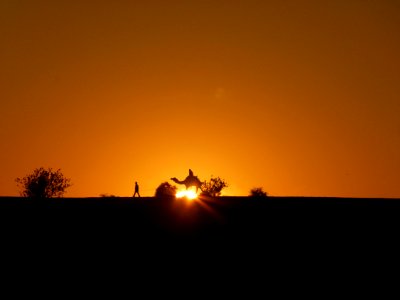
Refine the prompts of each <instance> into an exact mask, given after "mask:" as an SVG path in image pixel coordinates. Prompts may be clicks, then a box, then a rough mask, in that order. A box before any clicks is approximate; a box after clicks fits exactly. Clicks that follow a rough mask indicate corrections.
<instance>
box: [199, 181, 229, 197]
mask: <svg viewBox="0 0 400 300" xmlns="http://www.w3.org/2000/svg"><path fill="white" fill-rule="evenodd" d="M226 187H228V183H227V182H226V181H225V180H224V179H221V178H220V177H212V176H211V179H210V180H209V181H207V180H205V181H204V182H203V184H202V186H201V190H202V195H205V196H210V197H218V196H221V191H222V190H223V189H224V188H226Z"/></svg>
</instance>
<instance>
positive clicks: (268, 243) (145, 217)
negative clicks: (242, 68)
mask: <svg viewBox="0 0 400 300" xmlns="http://www.w3.org/2000/svg"><path fill="white" fill-rule="evenodd" d="M399 225H400V201H399V200H396V199H392V200H389V199H386V200H384V199H343V198H341V199H339V198H281V197H270V198H265V199H251V198H247V197H222V198H219V199H203V200H199V201H194V202H189V201H187V200H184V199H155V198H140V199H138V198H136V199H133V198H86V199H68V198H65V199H49V200H45V201H36V200H34V199H23V198H0V231H1V232H0V234H1V251H2V256H1V259H2V262H3V263H9V264H10V265H11V268H10V270H13V271H14V272H16V275H15V276H20V275H21V274H22V273H23V272H22V271H21V270H24V272H26V270H27V269H28V270H30V271H31V272H32V275H30V276H31V277H30V278H32V276H33V277H35V276H37V274H38V273H37V272H39V271H40V270H42V269H43V266H44V265H45V264H46V265H50V266H51V267H50V268H51V269H50V270H49V269H47V271H46V272H47V275H49V276H50V277H52V276H51V274H53V272H54V274H57V273H60V272H61V273H65V270H69V272H72V274H73V276H74V278H76V277H79V278H81V280H83V282H85V281H86V280H87V279H88V278H92V277H93V276H94V277H95V278H97V279H98V278H102V277H104V276H105V277H106V278H108V279H107V281H108V280H109V278H110V277H115V276H121V274H123V272H122V271H121V269H122V270H124V272H126V273H128V274H131V275H132V274H136V275H138V276H140V277H143V276H144V275H143V274H147V276H149V278H153V277H154V276H161V278H163V280H164V279H166V278H170V279H171V280H172V281H173V282H175V283H176V280H177V279H176V277H174V276H175V275H174V276H172V275H171V274H172V272H175V273H174V274H176V273H178V276H179V278H186V279H187V280H190V278H191V277H190V276H193V275H196V274H197V275H198V274H202V275H201V281H200V283H201V284H203V285H204V284H205V285H206V286H208V285H209V284H210V283H211V282H215V283H217V282H219V280H220V279H221V277H227V276H228V277H230V278H231V279H233V280H237V281H239V282H243V280H244V279H246V278H247V277H248V276H253V277H254V276H255V275H257V276H256V277H257V278H259V279H260V278H261V279H263V280H264V278H265V276H266V274H269V276H272V277H273V278H287V276H293V278H294V281H295V282H297V281H298V280H305V281H307V279H306V278H307V277H304V276H305V274H306V272H307V273H309V272H311V273H312V274H313V278H314V280H320V281H322V282H324V281H326V280H325V279H324V278H325V277H324V276H325V275H327V274H328V275H329V274H333V271H335V272H339V274H340V276H339V277H337V278H340V280H342V281H343V280H344V279H343V278H346V280H347V281H348V282H352V281H353V279H354V278H355V277H359V276H360V274H365V275H364V276H365V277H369V276H370V275H371V273H373V274H374V276H377V275H379V276H381V275H382V274H385V272H386V271H382V266H383V267H384V266H389V267H391V266H394V262H395V261H396V258H397V257H398V256H399V255H398V253H399V247H398V246H397V244H398V236H399V228H400V226H399ZM376 268H378V270H380V271H379V272H376V271H372V270H375V269H376ZM82 270H84V271H82ZM239 270H240V271H239ZM85 272H87V273H85ZM354 272H356V273H357V274H358V275H357V276H355V275H354ZM35 274H36V275H35ZM88 274H90V275H88ZM160 274H162V275H160ZM189 274H190V275H189ZM204 274H205V275H204ZM221 274H224V275H223V276H222V275H221ZM259 274H261V275H259ZM321 274H323V275H324V276H323V275H321ZM203 276H204V277H203ZM282 276H283V277H282ZM211 278H213V279H211ZM285 280H286V279H285ZM329 282H331V283H332V284H333V285H334V286H335V289H336V285H337V282H336V281H329ZM196 283H199V281H196ZM200 283H199V284H200ZM264 284H265V282H264V283H261V285H260V287H263V286H264ZM308 284H311V285H312V286H313V289H314V286H315V282H314V283H313V282H310V281H309V282H308ZM233 288H234V287H232V286H231V287H230V288H229V289H230V290H232V289H233ZM287 288H288V286H286V287H285V289H287ZM330 290H331V289H330Z"/></svg>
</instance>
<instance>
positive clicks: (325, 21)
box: [0, 0, 400, 197]
mask: <svg viewBox="0 0 400 300" xmlns="http://www.w3.org/2000/svg"><path fill="white" fill-rule="evenodd" d="M399 16H400V4H399V2H398V1H389V0H386V1H385V0H376V1H368V0H365V1H361V0H359V1H355V0H354V1H352V0H336V1H319V0H314V1H313V0H310V1H261V0H260V1H255V0H253V1H252V0H246V1H244V0H243V1H234V0H229V1H228V0H226V1H218V0H212V1H207V0H204V1H195V0H191V1H175V0H168V1H164V0H159V1H155V0H153V1H151V0H150V1H149V0H146V1H105V0H104V1H103V0H96V1H94V0H93V1H87V0H85V1H82V0H79V1H78V0H77V1H70V0H69V1H66V0H65V1H64V0H57V1H50V0H37V1H29V0H20V1H15V0H0V112H1V118H0V140H1V147H0V165H1V173H0V195H18V189H17V186H16V184H15V182H14V179H15V178H16V177H20V176H24V175H26V174H28V173H30V172H31V171H32V170H33V169H34V168H36V167H41V166H43V167H53V168H55V169H57V168H61V169H62V171H63V173H64V174H65V175H66V176H67V177H69V178H71V179H72V182H73V186H72V187H71V188H70V189H69V192H68V193H67V194H66V196H72V197H78V196H98V195H100V194H102V193H108V194H114V195H118V196H129V195H132V193H133V184H134V181H135V180H137V181H138V182H139V184H140V186H141V194H142V195H153V194H154V191H155V189H156V187H157V186H158V185H159V184H160V183H161V182H163V181H166V180H168V179H169V178H170V177H174V176H176V177H178V178H180V179H183V178H184V177H185V176H186V175H187V172H188V169H189V168H191V169H193V170H194V172H195V174H196V175H198V176H199V177H200V178H201V179H209V178H210V177H211V175H214V176H220V177H222V178H224V179H226V180H227V181H228V183H229V184H230V187H229V188H228V189H226V192H225V194H227V195H247V194H248V192H249V190H250V189H251V188H253V187H256V186H262V187H264V189H265V190H266V191H267V192H269V193H270V194H271V195H277V196H278V195H279V196H283V195H303V196H352V197H400V182H399V174H400V118H399V116H400V97H399V96H400V58H399V53H400V17H399Z"/></svg>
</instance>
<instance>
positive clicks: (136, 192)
mask: <svg viewBox="0 0 400 300" xmlns="http://www.w3.org/2000/svg"><path fill="white" fill-rule="evenodd" d="M136 194H138V196H139V198H140V194H139V185H138V183H137V182H136V181H135V193H134V194H133V198H135V196H136Z"/></svg>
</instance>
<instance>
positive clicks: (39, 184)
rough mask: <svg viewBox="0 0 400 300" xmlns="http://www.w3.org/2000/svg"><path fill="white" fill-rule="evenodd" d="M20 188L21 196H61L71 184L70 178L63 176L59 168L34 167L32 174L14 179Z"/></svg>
mask: <svg viewBox="0 0 400 300" xmlns="http://www.w3.org/2000/svg"><path fill="white" fill-rule="evenodd" d="M15 181H16V182H17V185H18V187H20V188H21V196H23V197H32V198H52V197H58V198H59V197H62V196H63V195H64V193H65V190H66V189H67V188H69V187H70V186H71V179H68V178H65V177H64V175H63V174H62V173H61V170H60V169H58V170H57V171H53V169H52V168H49V169H47V170H46V169H44V168H39V169H35V170H34V171H33V173H32V174H30V175H27V176H25V177H23V178H17V179H15Z"/></svg>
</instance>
